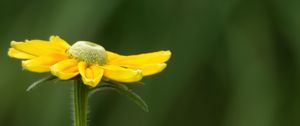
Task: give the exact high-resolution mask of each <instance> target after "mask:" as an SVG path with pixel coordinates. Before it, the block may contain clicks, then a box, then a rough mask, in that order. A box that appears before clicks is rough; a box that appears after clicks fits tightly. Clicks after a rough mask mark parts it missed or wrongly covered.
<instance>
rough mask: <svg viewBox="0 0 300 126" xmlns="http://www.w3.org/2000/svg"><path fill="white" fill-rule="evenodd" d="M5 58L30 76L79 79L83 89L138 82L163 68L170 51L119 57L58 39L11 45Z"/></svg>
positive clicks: (96, 47)
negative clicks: (106, 82)
mask: <svg viewBox="0 0 300 126" xmlns="http://www.w3.org/2000/svg"><path fill="white" fill-rule="evenodd" d="M8 55H9V56H10V57H13V58H17V59H21V60H22V67H23V68H24V69H26V70H28V71H31V72H37V73H43V72H51V74H53V75H54V76H57V77H58V78H59V79H61V80H69V79H72V78H74V77H76V76H78V75H81V78H82V81H83V83H84V84H85V85H89V86H91V87H96V86H97V85H98V84H99V82H100V81H101V79H106V80H112V81H116V82H122V83H133V82H138V81H140V80H141V79H142V78H143V77H144V76H149V75H153V74H156V73H159V72H161V71H162V70H163V69H165V68H166V66H167V64H166V63H165V62H166V61H168V60H169V58H170V56H171V52H170V51H158V52H153V53H144V54H138V55H129V56H125V55H119V54H116V53H113V52H110V51H106V50H105V49H104V48H103V47H102V46H100V45H98V44H95V43H92V42H87V41H78V42H76V43H74V44H73V45H72V46H71V45H69V44H68V43H67V42H66V41H65V40H63V39H61V38H60V37H58V36H51V37H50V39H49V41H46V40H26V41H25V42H16V41H12V42H11V48H9V51H8Z"/></svg>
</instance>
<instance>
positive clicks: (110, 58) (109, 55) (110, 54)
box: [106, 51, 124, 62]
mask: <svg viewBox="0 0 300 126" xmlns="http://www.w3.org/2000/svg"><path fill="white" fill-rule="evenodd" d="M106 54H107V58H108V61H110V62H112V61H114V60H116V59H119V58H124V56H121V55H119V54H116V53H113V52H110V51H106Z"/></svg>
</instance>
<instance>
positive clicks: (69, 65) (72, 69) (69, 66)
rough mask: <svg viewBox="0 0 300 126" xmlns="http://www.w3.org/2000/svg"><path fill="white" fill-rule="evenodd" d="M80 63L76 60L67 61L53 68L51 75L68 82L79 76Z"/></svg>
mask: <svg viewBox="0 0 300 126" xmlns="http://www.w3.org/2000/svg"><path fill="white" fill-rule="evenodd" d="M77 64H78V61H77V60H75V59H66V60H63V61H61V62H58V63H56V64H55V65H53V66H51V67H50V69H51V73H52V74H53V75H55V76H57V77H58V78H59V79H62V80H68V79H71V78H73V77H75V76H76V75H78V74H79V73H78V67H77Z"/></svg>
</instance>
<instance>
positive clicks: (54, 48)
mask: <svg viewBox="0 0 300 126" xmlns="http://www.w3.org/2000/svg"><path fill="white" fill-rule="evenodd" d="M10 44H11V47H12V48H13V49H15V50H17V51H19V52H22V53H25V54H29V55H32V56H36V57H38V56H42V55H47V54H49V53H54V52H56V53H65V51H66V50H67V49H68V48H69V46H68V44H67V43H66V42H64V41H63V40H62V39H60V38H59V37H55V36H54V37H51V38H50V41H45V40H26V41H25V42H16V41H12V42H11V43H10Z"/></svg>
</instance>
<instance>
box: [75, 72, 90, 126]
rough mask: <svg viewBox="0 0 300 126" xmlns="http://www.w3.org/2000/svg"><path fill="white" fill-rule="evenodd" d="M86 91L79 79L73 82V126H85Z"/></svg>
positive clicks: (86, 87)
mask: <svg viewBox="0 0 300 126" xmlns="http://www.w3.org/2000/svg"><path fill="white" fill-rule="evenodd" d="M88 91H89V88H88V86H86V85H84V84H83V83H82V80H81V78H76V79H75V80H74V93H73V100H74V101H73V104H74V105H73V107H74V126H87V108H88Z"/></svg>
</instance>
